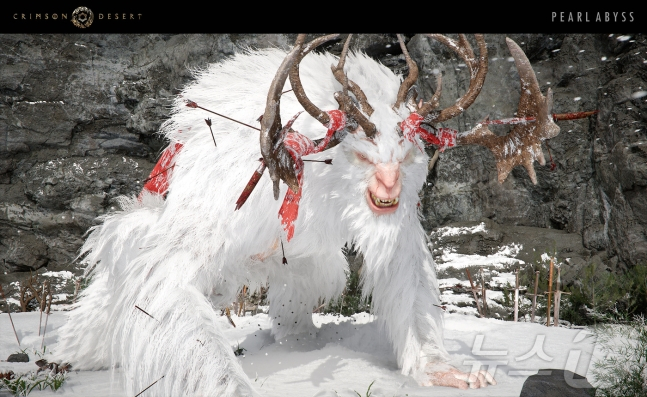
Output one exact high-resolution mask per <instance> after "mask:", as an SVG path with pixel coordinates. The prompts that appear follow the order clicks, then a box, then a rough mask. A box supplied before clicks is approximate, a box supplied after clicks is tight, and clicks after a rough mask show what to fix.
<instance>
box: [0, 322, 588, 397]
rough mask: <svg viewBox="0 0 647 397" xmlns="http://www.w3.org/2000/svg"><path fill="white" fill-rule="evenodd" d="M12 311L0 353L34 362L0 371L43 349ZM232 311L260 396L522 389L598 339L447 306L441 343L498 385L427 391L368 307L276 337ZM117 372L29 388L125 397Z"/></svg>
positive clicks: (237, 343) (456, 361)
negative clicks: (311, 331)
mask: <svg viewBox="0 0 647 397" xmlns="http://www.w3.org/2000/svg"><path fill="white" fill-rule="evenodd" d="M12 318H13V321H14V323H15V326H16V330H17V331H18V336H19V338H20V340H21V346H20V347H18V343H17V342H16V339H15V337H14V334H13V331H12V329H11V324H10V322H9V317H8V316H7V314H6V313H3V314H1V315H0V335H1V337H0V358H2V359H4V360H6V358H7V357H8V356H9V354H11V353H16V352H19V351H20V350H22V349H26V350H25V352H26V353H28V354H29V356H30V362H29V363H7V362H0V372H3V371H7V370H13V371H14V372H16V373H22V372H28V371H32V370H35V369H36V365H35V364H34V361H36V360H38V358H39V357H38V356H37V355H36V354H34V352H35V351H36V350H40V346H41V342H42V339H41V338H40V337H38V321H39V314H38V313H36V312H30V313H14V314H13V315H12ZM233 320H234V322H235V323H236V326H237V327H236V328H233V327H232V326H231V325H230V324H229V323H228V321H227V319H226V317H224V316H223V317H222V318H221V324H220V325H221V326H222V328H223V329H225V330H226V331H225V332H226V335H227V337H228V338H229V340H230V342H231V345H232V349H235V348H238V347H240V348H243V349H245V350H244V351H243V352H244V355H243V356H240V357H239V360H240V363H241V365H242V367H243V369H244V370H245V372H246V373H247V374H248V375H249V377H250V378H251V379H252V381H254V383H255V384H256V387H257V388H258V390H259V391H260V392H261V393H262V395H264V396H270V397H271V396H276V397H278V396H294V397H303V396H317V397H323V396H357V394H355V391H357V392H358V393H360V394H361V395H362V396H364V395H365V394H366V390H367V389H368V386H369V385H370V384H371V382H374V383H373V387H372V388H371V391H372V392H373V396H375V397H381V396H385V397H394V396H398V397H404V396H411V397H413V396H430V395H433V396H499V397H504V396H518V395H519V393H520V391H521V387H522V385H523V382H524V381H525V379H526V378H527V377H528V376H529V375H531V374H535V373H537V371H538V370H540V369H547V368H556V369H568V370H571V371H573V372H576V373H579V374H582V375H586V374H587V371H588V369H589V364H590V363H591V357H592V353H593V352H594V347H595V344H594V340H593V338H592V337H587V335H588V334H589V333H588V331H586V330H580V329H568V328H554V327H550V328H548V327H545V326H543V325H539V324H531V323H513V322H509V321H501V320H495V319H480V318H476V317H474V316H471V315H462V314H447V315H446V316H445V321H446V323H445V346H446V347H447V349H448V350H449V351H450V354H451V355H452V361H451V363H452V364H453V365H455V366H457V367H458V368H460V369H463V370H470V369H472V368H477V367H480V368H481V369H488V370H489V371H490V373H492V374H493V375H494V376H495V378H496V380H497V381H498V385H496V386H490V387H487V388H485V389H480V390H467V391H461V390H457V389H450V388H444V387H436V388H433V390H430V389H429V388H423V387H419V386H418V385H417V384H416V383H415V382H414V381H413V379H411V378H409V377H406V376H403V375H401V374H400V372H399V371H398V369H397V365H396V361H395V357H394V355H393V353H392V352H391V349H390V347H389V345H388V343H387V342H386V340H385V337H384V336H383V335H382V334H381V332H380V330H379V329H378V327H377V325H376V322H375V321H374V318H373V317H372V316H371V315H369V314H367V313H360V314H356V315H353V316H352V317H338V316H334V315H318V314H317V315H315V322H316V324H317V326H319V327H320V328H319V332H318V333H317V335H316V337H307V336H293V337H289V338H286V339H283V340H278V341H275V340H274V339H273V338H272V337H271V336H270V321H269V318H268V316H267V315H266V314H257V315H255V316H249V315H248V316H246V317H236V316H234V317H233ZM64 321H65V313H64V312H54V313H53V314H52V315H51V316H50V318H49V321H48V331H47V334H46V337H45V341H44V343H45V345H46V346H52V345H54V344H55V342H56V340H57V331H56V330H57V328H59V327H60V326H61V325H62V324H63V322H64ZM45 358H47V355H46V356H45ZM162 375H163V374H160V376H162ZM119 379H120V374H119V373H118V370H117V371H116V373H112V372H111V371H107V370H106V371H78V372H72V373H71V374H70V375H69V378H68V380H67V381H66V382H65V384H64V385H63V387H62V388H61V389H59V390H58V392H56V393H53V392H52V391H34V392H32V393H31V394H30V396H32V395H33V396H47V395H58V396H79V397H81V396H84V397H92V396H120V397H121V396H125V395H126V394H125V392H124V390H123V389H122V387H121V385H120V380H119ZM589 379H590V378H589ZM160 382H164V379H162V380H160ZM152 387H155V386H152ZM2 395H3V394H2V393H1V392H0V396H2ZM145 395H146V393H144V394H142V396H145Z"/></svg>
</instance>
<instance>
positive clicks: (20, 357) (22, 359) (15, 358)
mask: <svg viewBox="0 0 647 397" xmlns="http://www.w3.org/2000/svg"><path fill="white" fill-rule="evenodd" d="M7 362H8V363H28V362H29V356H28V355H27V354H25V353H14V354H10V355H9V357H8V358H7Z"/></svg>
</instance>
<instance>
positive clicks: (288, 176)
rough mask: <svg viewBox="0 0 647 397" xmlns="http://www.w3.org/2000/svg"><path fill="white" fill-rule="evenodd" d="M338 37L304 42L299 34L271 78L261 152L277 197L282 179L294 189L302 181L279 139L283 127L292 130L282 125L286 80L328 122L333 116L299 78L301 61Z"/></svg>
mask: <svg viewBox="0 0 647 397" xmlns="http://www.w3.org/2000/svg"><path fill="white" fill-rule="evenodd" d="M337 37H339V35H338V34H331V35H327V36H322V37H318V38H316V39H314V40H312V41H311V42H309V43H308V44H304V42H305V34H299V35H298V36H297V40H296V42H295V44H294V48H292V50H291V51H290V52H289V53H288V55H287V56H286V57H285V59H284V60H283V62H282V63H281V65H280V66H279V68H278V70H277V71H276V75H275V76H274V79H273V80H272V84H271V85H270V89H269V92H268V94H267V102H266V104H265V113H263V116H262V118H261V134H260V141H261V154H262V155H263V160H264V161H265V165H266V166H267V168H268V170H269V173H270V178H271V179H272V182H273V185H274V186H273V188H274V189H273V190H274V199H275V200H278V198H279V181H280V180H283V181H285V183H286V184H287V185H288V186H289V187H290V189H292V190H293V191H295V192H296V191H298V190H299V182H298V179H297V176H296V171H295V169H294V163H293V160H292V157H291V156H290V154H289V153H288V152H287V150H286V149H285V147H284V146H283V145H280V144H278V145H277V143H278V141H279V140H280V138H281V135H284V134H282V132H283V133H285V132H286V131H284V129H286V128H287V129H289V125H288V126H286V127H285V128H284V127H283V125H282V124H281V111H280V107H281V93H282V91H283V86H284V85H285V80H286V79H287V78H288V75H289V76H290V83H291V84H292V89H293V91H294V93H295V95H296V97H297V99H298V100H299V103H300V104H301V106H303V108H304V109H305V110H306V111H307V112H308V113H309V114H310V115H311V116H312V117H314V118H315V119H317V120H319V122H320V123H322V124H324V125H327V124H328V122H329V121H330V118H329V116H328V114H327V113H326V112H323V111H322V110H321V109H319V108H318V107H317V106H315V104H313V103H312V102H311V101H310V100H309V99H308V97H307V96H306V95H305V91H304V90H303V86H302V85H301V82H300V80H299V62H301V60H302V59H303V57H304V56H306V55H307V54H308V53H309V52H310V51H312V50H313V49H314V48H316V47H317V46H319V45H321V44H323V43H325V42H326V41H329V40H332V39H335V38H337Z"/></svg>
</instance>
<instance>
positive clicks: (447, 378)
mask: <svg viewBox="0 0 647 397" xmlns="http://www.w3.org/2000/svg"><path fill="white" fill-rule="evenodd" d="M425 374H426V375H427V379H425V380H423V381H422V382H421V384H422V385H423V386H445V387H455V388H458V389H462V390H467V389H479V388H482V387H487V386H488V385H496V383H497V382H496V380H494V377H493V376H492V375H491V374H490V373H489V372H488V371H482V370H481V371H478V372H474V373H468V372H463V371H460V370H458V369H456V368H455V367H452V366H451V365H447V364H434V365H432V364H427V366H426V367H425Z"/></svg>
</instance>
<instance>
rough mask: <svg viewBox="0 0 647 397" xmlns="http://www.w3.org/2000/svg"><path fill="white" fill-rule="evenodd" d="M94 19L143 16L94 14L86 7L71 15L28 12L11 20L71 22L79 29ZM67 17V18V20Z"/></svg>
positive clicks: (128, 13) (17, 14)
mask: <svg viewBox="0 0 647 397" xmlns="http://www.w3.org/2000/svg"><path fill="white" fill-rule="evenodd" d="M95 16H96V19H97V20H99V21H103V20H105V21H111V22H112V21H141V19H142V16H143V14H141V13H130V12H109V13H104V12H99V13H96V14H95V13H94V12H92V10H91V9H89V8H88V7H77V8H76V9H75V10H74V11H72V13H68V12H45V13H39V12H36V13H35V12H29V13H20V12H16V13H14V14H13V19H15V20H24V21H25V22H27V21H42V22H45V21H47V22H48V23H60V21H65V22H72V24H74V26H76V27H77V28H80V29H85V28H88V27H90V25H92V23H93V22H94V20H95ZM68 17H69V18H68Z"/></svg>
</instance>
